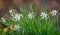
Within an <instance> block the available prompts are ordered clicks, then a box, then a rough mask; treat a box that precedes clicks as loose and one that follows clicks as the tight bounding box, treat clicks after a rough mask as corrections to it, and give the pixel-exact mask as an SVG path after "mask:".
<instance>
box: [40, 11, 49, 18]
mask: <svg viewBox="0 0 60 35" xmlns="http://www.w3.org/2000/svg"><path fill="white" fill-rule="evenodd" d="M40 16H41V17H42V19H44V18H47V16H48V14H46V13H45V12H42V13H41V15H40Z"/></svg>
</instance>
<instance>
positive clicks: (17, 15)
mask: <svg viewBox="0 0 60 35" xmlns="http://www.w3.org/2000/svg"><path fill="white" fill-rule="evenodd" d="M21 17H22V15H21V14H18V13H17V14H15V16H14V17H13V18H14V19H15V20H16V21H19V20H20V18H21Z"/></svg>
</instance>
